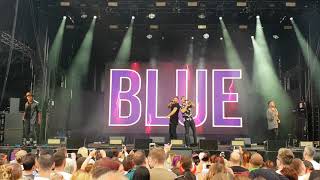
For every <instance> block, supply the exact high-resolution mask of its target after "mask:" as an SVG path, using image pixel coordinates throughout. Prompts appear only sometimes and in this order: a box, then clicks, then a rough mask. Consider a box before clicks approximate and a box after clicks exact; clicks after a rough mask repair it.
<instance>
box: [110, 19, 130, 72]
mask: <svg viewBox="0 0 320 180" xmlns="http://www.w3.org/2000/svg"><path fill="white" fill-rule="evenodd" d="M132 17H134V16H132ZM133 22H134V18H132V19H131V23H130V26H129V28H128V30H127V32H126V34H125V36H124V38H123V40H122V43H121V46H120V49H119V51H118V54H117V56H116V59H115V63H114V66H116V67H119V66H124V65H127V64H128V61H129V58H130V53H131V46H132V35H133Z"/></svg>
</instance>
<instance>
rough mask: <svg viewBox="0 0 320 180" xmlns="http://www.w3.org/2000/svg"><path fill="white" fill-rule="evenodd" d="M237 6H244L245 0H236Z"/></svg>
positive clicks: (245, 4)
mask: <svg viewBox="0 0 320 180" xmlns="http://www.w3.org/2000/svg"><path fill="white" fill-rule="evenodd" d="M237 6H238V7H245V6H247V0H237Z"/></svg>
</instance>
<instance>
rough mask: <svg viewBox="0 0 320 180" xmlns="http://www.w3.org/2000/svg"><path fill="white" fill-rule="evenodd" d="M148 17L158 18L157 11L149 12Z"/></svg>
mask: <svg viewBox="0 0 320 180" xmlns="http://www.w3.org/2000/svg"><path fill="white" fill-rule="evenodd" d="M148 18H149V19H154V18H156V14H155V13H149V14H148Z"/></svg>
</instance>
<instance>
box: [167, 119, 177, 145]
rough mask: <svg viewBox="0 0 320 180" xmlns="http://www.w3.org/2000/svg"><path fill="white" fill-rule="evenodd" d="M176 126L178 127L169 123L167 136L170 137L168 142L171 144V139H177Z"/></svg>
mask: <svg viewBox="0 0 320 180" xmlns="http://www.w3.org/2000/svg"><path fill="white" fill-rule="evenodd" d="M177 126H178V124H177V123H172V122H170V123H169V135H170V139H169V141H170V142H171V140H172V139H177V138H178V136H177Z"/></svg>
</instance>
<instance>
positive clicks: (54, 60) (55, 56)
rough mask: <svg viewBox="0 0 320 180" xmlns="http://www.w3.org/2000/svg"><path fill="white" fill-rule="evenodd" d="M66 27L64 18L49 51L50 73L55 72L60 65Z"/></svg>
mask: <svg viewBox="0 0 320 180" xmlns="http://www.w3.org/2000/svg"><path fill="white" fill-rule="evenodd" d="M65 25H66V17H65V16H64V17H63V18H62V21H61V23H60V26H59V29H58V32H57V34H56V37H55V38H54V40H53V43H52V45H51V48H50V51H49V71H50V72H51V71H55V69H56V68H57V66H58V63H59V58H60V53H61V48H62V41H63V35H64V29H65Z"/></svg>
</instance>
